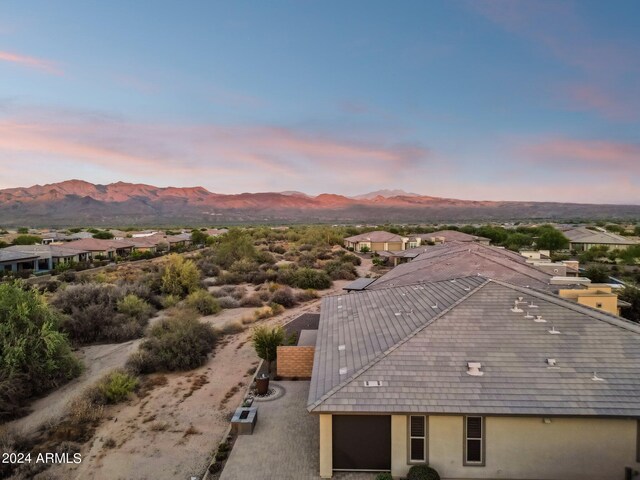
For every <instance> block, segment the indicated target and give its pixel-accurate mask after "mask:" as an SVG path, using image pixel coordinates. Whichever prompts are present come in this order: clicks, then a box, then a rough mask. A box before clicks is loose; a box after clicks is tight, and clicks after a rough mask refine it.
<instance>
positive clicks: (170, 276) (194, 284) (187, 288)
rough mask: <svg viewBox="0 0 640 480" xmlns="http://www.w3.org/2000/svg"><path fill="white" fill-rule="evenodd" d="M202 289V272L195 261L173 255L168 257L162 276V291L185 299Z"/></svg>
mask: <svg viewBox="0 0 640 480" xmlns="http://www.w3.org/2000/svg"><path fill="white" fill-rule="evenodd" d="M199 288H200V271H199V270H198V267H196V264H195V263H194V262H193V260H185V259H184V258H183V257H182V256H181V255H178V254H176V253H173V254H171V255H169V256H168V257H167V261H166V264H165V267H164V272H163V274H162V291H163V292H164V293H167V294H169V295H177V296H179V297H184V296H185V295H188V294H189V293H191V292H195V291H196V290H198V289H199Z"/></svg>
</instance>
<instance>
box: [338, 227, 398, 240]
mask: <svg viewBox="0 0 640 480" xmlns="http://www.w3.org/2000/svg"><path fill="white" fill-rule="evenodd" d="M345 240H346V241H348V242H353V243H356V242H376V243H379V242H402V240H403V237H401V236H400V235H396V234H395V233H390V232H384V231H381V230H377V231H375V232H366V233H361V234H360V235H354V236H353V237H347V238H345Z"/></svg>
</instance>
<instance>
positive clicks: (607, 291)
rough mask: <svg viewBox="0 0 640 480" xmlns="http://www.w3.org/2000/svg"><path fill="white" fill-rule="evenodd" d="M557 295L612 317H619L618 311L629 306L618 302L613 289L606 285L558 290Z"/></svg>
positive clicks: (620, 301) (594, 284)
mask: <svg viewBox="0 0 640 480" xmlns="http://www.w3.org/2000/svg"><path fill="white" fill-rule="evenodd" d="M558 295H560V296H561V297H562V298H567V299H569V300H573V301H574V302H577V303H579V304H581V305H586V306H587V307H591V308H597V309H599V310H602V311H604V312H608V313H611V314H613V315H620V309H621V308H623V307H628V306H630V305H631V304H630V303H628V302H625V301H624V300H620V299H619V298H618V294H617V293H616V292H614V291H613V287H611V285H608V284H606V283H593V284H590V285H587V286H586V287H585V288H580V289H573V288H569V289H560V290H559V291H558Z"/></svg>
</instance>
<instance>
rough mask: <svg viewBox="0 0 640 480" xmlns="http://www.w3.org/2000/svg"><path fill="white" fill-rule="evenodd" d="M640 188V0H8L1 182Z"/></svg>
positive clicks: (567, 193) (594, 191)
mask: <svg viewBox="0 0 640 480" xmlns="http://www.w3.org/2000/svg"><path fill="white" fill-rule="evenodd" d="M70 178H81V179H84V180H88V181H92V182H96V183H109V182H113V181H118V180H122V181H130V182H140V183H149V184H154V185H160V186H165V185H174V186H194V185H202V186H204V187H206V188H208V189H210V190H212V191H215V192H221V193H238V192H245V191H282V190H301V191H305V192H307V193H311V194H318V193H322V192H331V193H341V194H349V195H350V194H357V193H362V192H366V191H371V190H377V189H380V188H403V189H405V190H407V191H412V192H418V193H422V194H425V195H434V196H446V197H455V198H469V199H492V200H559V201H579V202H611V203H640V188H638V187H639V186H640V185H639V183H640V4H638V2H634V1H614V2H601V1H579V2H558V1H553V2H552V1H545V0H537V1H533V2H527V1H518V2H515V1H503V0H498V1H471V0H470V1H450V2H437V1H428V2H425V1H415V2H411V1H404V2H389V1H387V2H381V1H370V0H367V1H364V0H363V1H347V2H345V1H335V2H332V1H322V2H320V1H298V2H283V1H272V2H257V1H256V2H242V1H234V2H212V1H187V2H176V1H172V2H169V1H155V2H152V3H149V2H125V1H114V0H110V1H109V2H98V1H86V0H85V1H64V0H63V1H60V2H49V1H27V2H25V1H13V0H5V1H3V2H2V3H0V188H6V187H15V186H28V185H32V184H35V183H39V184H43V183H50V182H56V181H61V180H65V179H70Z"/></svg>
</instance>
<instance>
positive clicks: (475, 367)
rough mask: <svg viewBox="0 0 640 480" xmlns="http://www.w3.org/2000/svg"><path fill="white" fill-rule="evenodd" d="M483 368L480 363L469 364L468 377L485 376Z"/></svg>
mask: <svg viewBox="0 0 640 480" xmlns="http://www.w3.org/2000/svg"><path fill="white" fill-rule="evenodd" d="M481 368H482V364H481V363H480V362H469V363H467V375H471V376H472V377H481V376H482V375H484V372H483V371H481V370H480V369H481Z"/></svg>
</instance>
